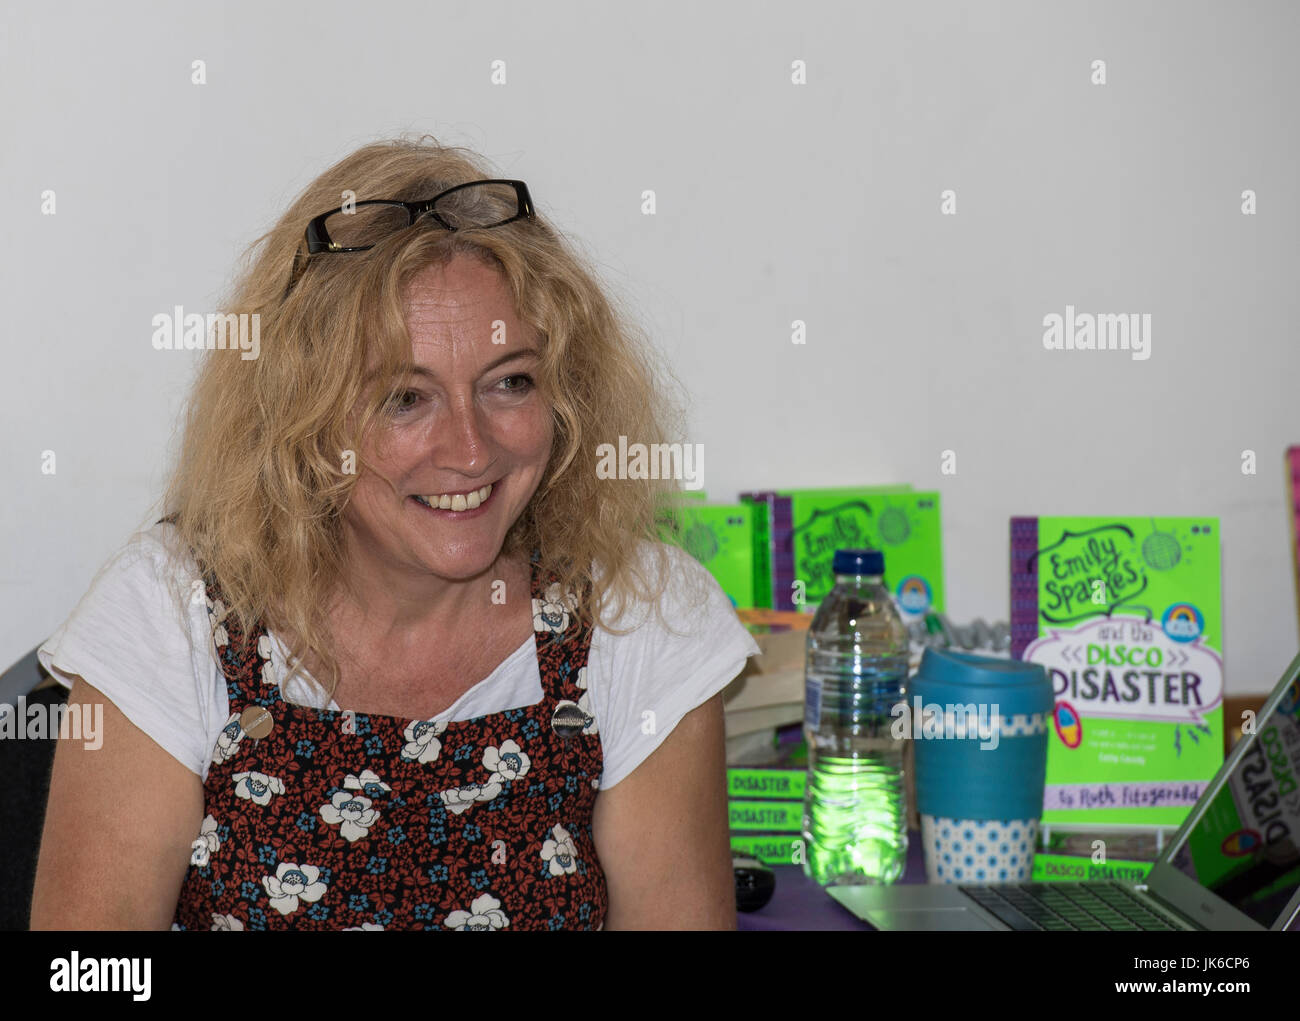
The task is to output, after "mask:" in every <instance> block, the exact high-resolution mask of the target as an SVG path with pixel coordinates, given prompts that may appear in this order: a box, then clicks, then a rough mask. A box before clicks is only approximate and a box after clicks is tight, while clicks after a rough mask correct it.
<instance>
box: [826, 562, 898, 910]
mask: <svg viewBox="0 0 1300 1021" xmlns="http://www.w3.org/2000/svg"><path fill="white" fill-rule="evenodd" d="M883 561H884V558H883V555H882V554H880V553H879V552H877V551H863V550H840V551H838V552H837V553H836V560H835V565H836V566H835V573H836V577H835V587H834V588H833V589H832V591H831V592H830V593H829V594H828V595H827V596H826V598H825V599H824V600H823V601H822V603H821V605H820V606H819V607H818V610H817V613H816V615H815V616H814V617H813V621H812V625H811V627H810V628H809V631H808V652H807V661H806V662H807V674H806V677H807V681H806V691H805V700H806V703H805V716H804V737H805V738H806V740H807V744H808V785H807V795H806V799H805V802H804V819H803V839H804V872H805V874H807V875H808V876H810V877H811V878H813V879H815V880H816V881H817V882H818V883H820V884H821V885H823V886H825V885H827V884H830V883H892V882H894V881H895V880H897V879H898V878H899V877H900V876H901V875H902V874H903V868H904V866H905V864H906V861H907V804H906V795H905V788H904V786H903V742H902V741H901V740H895V739H894V738H893V736H892V735H891V733H890V728H891V726H892V725H893V723H894V720H895V717H893V716H892V715H891V714H890V710H891V709H892V708H893V707H894V706H895V705H896V704H897V703H899V702H900V701H902V700H903V697H904V691H905V685H906V682H907V669H908V638H907V631H906V628H905V627H904V625H903V622H902V619H901V618H900V617H899V614H898V610H897V609H896V608H895V606H894V602H893V600H892V599H891V598H890V595H889V592H888V590H887V589H886V588H885V587H884V585H883V583H882V580H881V577H882V575H883V574H884V562H883ZM841 568H843V570H841Z"/></svg>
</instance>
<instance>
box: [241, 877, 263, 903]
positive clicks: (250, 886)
mask: <svg viewBox="0 0 1300 1021" xmlns="http://www.w3.org/2000/svg"><path fill="white" fill-rule="evenodd" d="M261 894H262V888H261V887H260V886H258V885H257V884H256V883H254V882H252V881H249V880H246V881H245V882H242V883H240V884H239V896H240V897H241V898H242V899H244V900H246V901H249V902H252V901H255V900H257V898H258V897H260V896H261Z"/></svg>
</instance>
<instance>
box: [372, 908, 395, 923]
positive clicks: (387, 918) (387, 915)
mask: <svg viewBox="0 0 1300 1021" xmlns="http://www.w3.org/2000/svg"><path fill="white" fill-rule="evenodd" d="M375 921H376V922H378V923H379V924H380V925H389V924H391V923H392V921H393V913H392V912H391V911H389V910H388V909H387V908H380V909H379V910H378V911H376V912H375Z"/></svg>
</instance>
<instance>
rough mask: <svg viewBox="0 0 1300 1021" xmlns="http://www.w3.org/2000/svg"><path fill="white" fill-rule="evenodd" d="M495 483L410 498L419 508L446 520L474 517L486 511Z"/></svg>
mask: <svg viewBox="0 0 1300 1021" xmlns="http://www.w3.org/2000/svg"><path fill="white" fill-rule="evenodd" d="M496 489H497V485H496V484H494V483H491V482H489V483H488V484H487V485H486V486H482V487H480V488H478V489H471V490H468V491H463V492H459V493H429V494H426V495H424V496H412V497H411V499H412V500H413V501H414V502H415V503H416V504H417V505H418V506H419V507H421V508H423V509H424V510H426V511H428V512H429V513H432V514H437V515H440V516H441V517H443V518H445V519H447V520H453V519H462V518H474V517H478V516H479V515H480V514H485V513H487V507H488V505H489V504H490V503H491V502H492V494H493V493H494V492H496Z"/></svg>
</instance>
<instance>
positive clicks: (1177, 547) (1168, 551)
mask: <svg viewBox="0 0 1300 1021" xmlns="http://www.w3.org/2000/svg"><path fill="white" fill-rule="evenodd" d="M1151 528H1152V531H1151V534H1150V535H1148V536H1147V537H1146V538H1145V539H1143V540H1142V559H1143V560H1145V561H1146V562H1147V566H1148V567H1150V568H1152V569H1153V570H1156V571H1168V570H1172V569H1173V568H1175V567H1177V566H1178V561H1180V560H1181V559H1182V558H1183V547H1182V544H1181V543H1179V541H1178V537H1177V536H1176V535H1171V534H1170V533H1169V532H1159V531H1156V530H1155V522H1154V521H1153V522H1152V523H1151Z"/></svg>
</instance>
